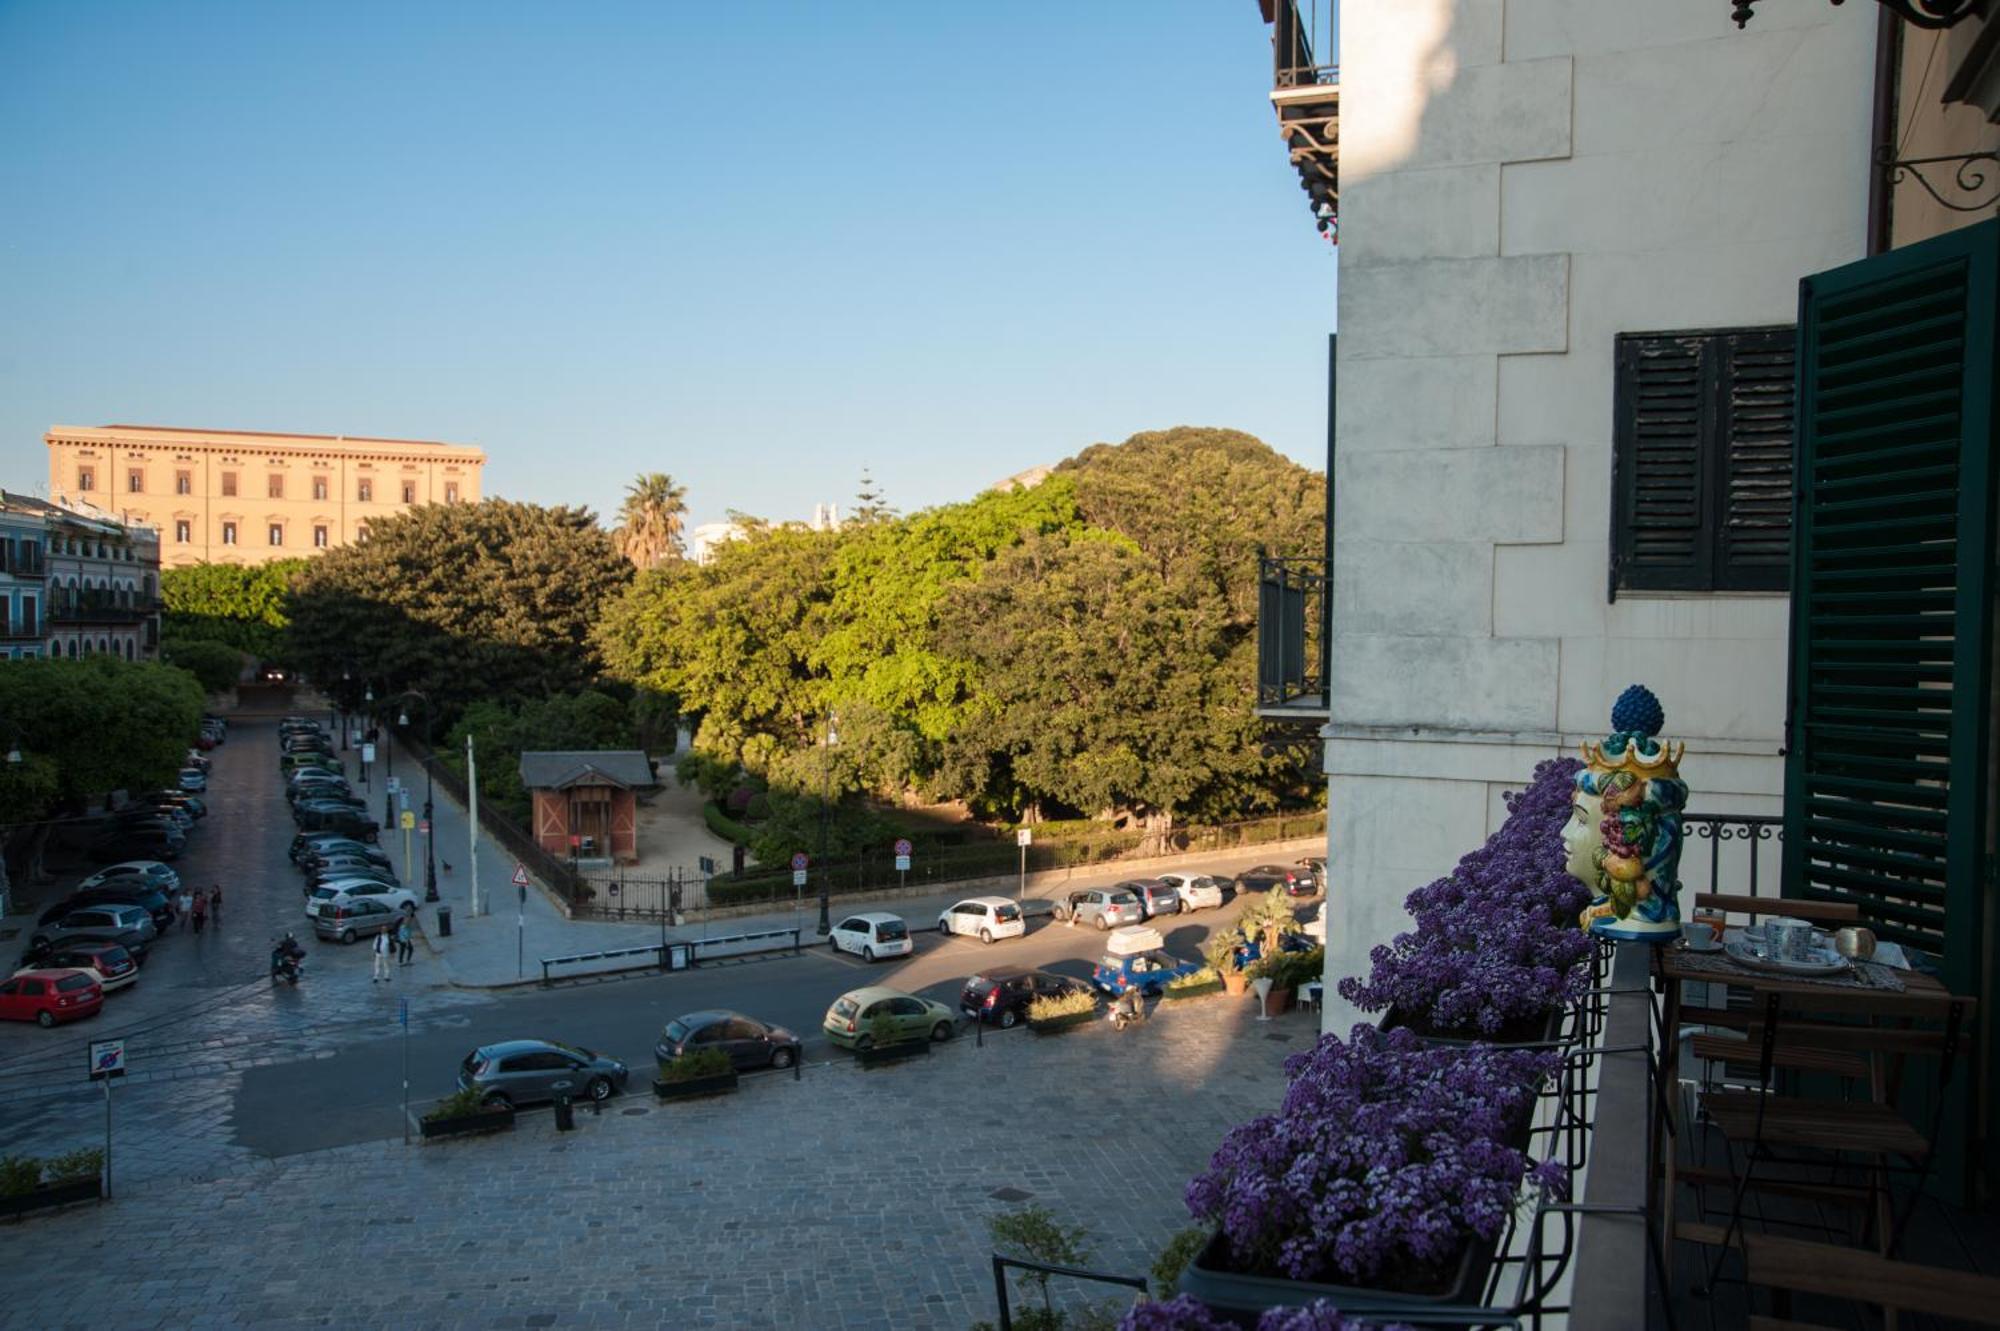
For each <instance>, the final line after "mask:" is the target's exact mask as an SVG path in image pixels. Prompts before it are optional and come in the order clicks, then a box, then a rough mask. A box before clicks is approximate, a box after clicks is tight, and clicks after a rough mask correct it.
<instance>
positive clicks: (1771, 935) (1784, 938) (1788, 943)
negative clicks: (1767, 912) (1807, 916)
mask: <svg viewBox="0 0 2000 1331" xmlns="http://www.w3.org/2000/svg"><path fill="white" fill-rule="evenodd" d="M1765 937H1767V938H1768V939H1769V940H1770V943H1771V955H1772V956H1773V957H1774V958H1776V959H1777V960H1779V961H1807V960H1810V959H1811V957H1812V943H1813V927H1812V925H1811V924H1809V923H1808V922H1806V921H1805V920H1794V919H1790V918H1788V917H1786V916H1782V915H1780V916H1776V917H1774V918H1773V919H1772V920H1771V922H1770V924H1769V926H1768V927H1767V928H1766V930H1765Z"/></svg>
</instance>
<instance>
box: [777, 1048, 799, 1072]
mask: <svg viewBox="0 0 2000 1331" xmlns="http://www.w3.org/2000/svg"><path fill="white" fill-rule="evenodd" d="M797 1057H798V1055H797V1054H795V1053H793V1052H792V1050H791V1049H790V1047H786V1048H784V1049H774V1050H772V1051H771V1066H772V1067H774V1068H777V1069H779V1070H780V1071H783V1070H784V1069H785V1068H788V1067H790V1066H791V1065H792V1060H793V1059H795V1058H797Z"/></svg>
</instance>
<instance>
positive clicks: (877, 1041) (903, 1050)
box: [854, 1012, 931, 1068]
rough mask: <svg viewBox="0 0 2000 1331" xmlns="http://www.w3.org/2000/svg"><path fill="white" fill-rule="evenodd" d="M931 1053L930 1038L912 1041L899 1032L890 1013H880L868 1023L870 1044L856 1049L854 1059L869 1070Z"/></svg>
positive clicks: (917, 1037) (919, 1037)
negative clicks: (880, 1065) (869, 1068)
mask: <svg viewBox="0 0 2000 1331" xmlns="http://www.w3.org/2000/svg"><path fill="white" fill-rule="evenodd" d="M930 1052H931V1042H930V1040H929V1038H928V1037H926V1036H924V1035H922V1034H919V1035H917V1036H916V1037H915V1038H914V1039H912V1038H911V1037H910V1036H907V1035H904V1034H903V1033H902V1032H901V1031H899V1030H897V1028H896V1022H895V1019H894V1018H893V1017H891V1016H890V1015H889V1014H888V1013H886V1012H878V1013H876V1014H875V1015H874V1017H872V1018H871V1019H870V1020H869V1022H868V1043H867V1044H865V1045H861V1046H858V1047H856V1049H855V1051H854V1057H855V1058H856V1059H858V1060H859V1061H860V1063H861V1066H863V1067H865V1068H867V1067H875V1066H878V1065H879V1064H883V1063H895V1062H900V1061H901V1060H903V1059H906V1058H921V1057H924V1056H925V1055H928V1054H929V1053H930Z"/></svg>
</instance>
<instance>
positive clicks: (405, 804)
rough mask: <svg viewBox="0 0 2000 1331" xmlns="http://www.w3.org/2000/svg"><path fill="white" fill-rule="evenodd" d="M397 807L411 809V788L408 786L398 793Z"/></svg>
mask: <svg viewBox="0 0 2000 1331" xmlns="http://www.w3.org/2000/svg"><path fill="white" fill-rule="evenodd" d="M396 805H397V807H398V808H401V809H405V810H407V809H408V808H409V807H410V788H409V787H408V786H404V787H403V788H402V789H400V790H398V791H397V792H396Z"/></svg>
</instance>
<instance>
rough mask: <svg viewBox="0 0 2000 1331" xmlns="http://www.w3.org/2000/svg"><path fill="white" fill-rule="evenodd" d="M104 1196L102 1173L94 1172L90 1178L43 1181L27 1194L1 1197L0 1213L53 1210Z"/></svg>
mask: <svg viewBox="0 0 2000 1331" xmlns="http://www.w3.org/2000/svg"><path fill="white" fill-rule="evenodd" d="M103 1196H104V1176H103V1175H102V1174H92V1175H91V1176H90V1177H89V1178H72V1179H64V1180H62V1182H60V1183H43V1184H41V1185H39V1186H38V1187H36V1189H35V1190H34V1191H33V1192H31V1193H28V1194H26V1195H25V1196H21V1197H0V1215H28V1214H30V1213H32V1212H35V1211H53V1210H54V1209H55V1208H56V1207H58V1206H71V1205H74V1204H75V1203H77V1202H94V1201H98V1200H100V1199H102V1198H103Z"/></svg>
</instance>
